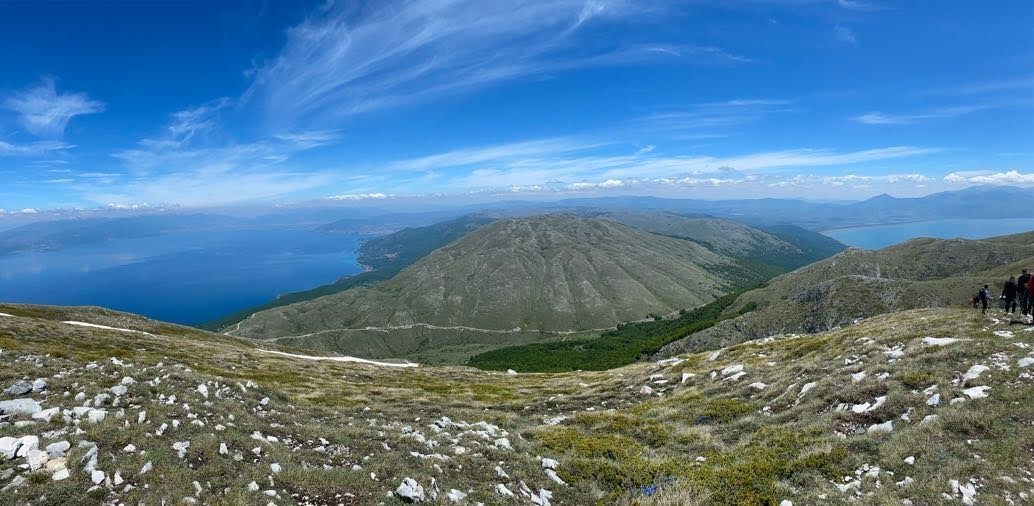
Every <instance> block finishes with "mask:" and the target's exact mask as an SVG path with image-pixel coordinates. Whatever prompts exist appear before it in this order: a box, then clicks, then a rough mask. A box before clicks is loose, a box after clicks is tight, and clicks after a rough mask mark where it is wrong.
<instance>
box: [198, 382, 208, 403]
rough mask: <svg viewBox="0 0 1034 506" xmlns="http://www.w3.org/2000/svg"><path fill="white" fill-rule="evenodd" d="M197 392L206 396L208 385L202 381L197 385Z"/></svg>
mask: <svg viewBox="0 0 1034 506" xmlns="http://www.w3.org/2000/svg"><path fill="white" fill-rule="evenodd" d="M197 393H199V394H201V396H202V397H204V398H205V399H207V398H208V386H207V385H205V384H204V383H202V384H200V385H198V386H197Z"/></svg>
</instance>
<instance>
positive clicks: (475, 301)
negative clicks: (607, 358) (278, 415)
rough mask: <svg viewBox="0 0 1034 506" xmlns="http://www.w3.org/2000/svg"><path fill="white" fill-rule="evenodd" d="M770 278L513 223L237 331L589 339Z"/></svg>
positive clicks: (704, 257)
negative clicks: (416, 331) (576, 334)
mask: <svg viewBox="0 0 1034 506" xmlns="http://www.w3.org/2000/svg"><path fill="white" fill-rule="evenodd" d="M764 276H765V274H764V273H759V272H757V271H755V270H752V269H751V267H750V266H746V265H744V264H742V263H740V262H738V261H737V260H735V259H733V258H730V257H727V256H723V255H721V254H718V253H716V252H714V251H711V250H709V249H707V248H706V247H704V246H701V245H700V244H698V243H695V242H692V241H686V240H681V239H675V238H671V237H665V236H661V235H657V234H651V233H648V232H645V231H642V230H639V229H636V228H632V227H629V226H626V225H622V224H620V223H616V222H613V221H610V220H606V219H602V218H584V217H578V216H574V215H542V216H535V217H530V218H514V219H501V220H497V221H495V222H493V223H491V224H489V225H487V226H484V227H481V228H479V229H477V230H475V231H474V232H472V233H470V234H468V235H466V236H465V237H463V238H462V239H460V240H458V241H455V242H453V243H451V244H449V245H448V246H446V247H444V248H440V249H438V250H436V251H434V252H433V253H431V254H430V255H428V256H427V257H424V258H423V259H421V260H420V261H418V262H416V263H415V264H413V265H410V266H409V267H407V268H405V269H403V270H402V271H401V272H400V273H399V274H398V275H396V276H395V277H393V278H392V279H390V280H388V281H384V282H382V283H379V284H377V285H373V286H368V287H360V288H357V289H352V290H348V291H345V292H341V293H338V294H334V295H331V296H327V297H321V298H319V299H315V300H312V301H307V302H304V303H299V304H295V305H291V306H286V307H282V308H277V309H274V310H270V311H263V312H259V313H257V314H255V315H254V316H252V317H251V318H248V319H247V320H245V321H244V322H242V323H241V324H240V325H239V327H238V326H235V327H234V328H233V334H234V335H239V336H245V337H250V338H255V339H272V338H281V337H284V336H298V335H305V334H314V333H319V334H318V336H319V337H321V338H326V337H327V336H333V335H335V334H338V333H353V334H354V331H351V332H350V331H349V330H347V329H366V328H367V327H372V329H369V330H362V331H363V332H385V331H387V332H397V331H403V332H408V331H411V330H412V329H413V328H414V326H421V325H425V326H426V328H430V329H435V328H438V329H439V330H464V328H466V327H470V329H466V330H472V331H488V332H492V333H495V334H498V333H499V332H509V333H519V332H522V331H533V332H540V331H541V332H568V331H586V330H591V329H599V328H606V327H610V326H614V325H617V324H618V323H621V322H625V321H629V320H638V319H642V318H644V317H646V316H648V315H650V314H657V315H661V314H667V313H671V312H674V311H677V310H678V309H681V308H684V307H694V306H699V305H702V304H705V303H707V302H710V301H711V300H714V299H715V298H716V297H718V296H720V295H723V294H725V293H728V292H729V291H731V290H733V289H735V288H737V287H739V286H743V285H744V284H749V283H751V282H757V281H758V280H759V279H761V278H763V277H764ZM399 327H401V328H399ZM461 327H462V328H461ZM441 328H445V329H441ZM340 329H346V330H340ZM308 337H313V336H308ZM338 344H339V345H344V346H347V345H348V343H344V342H339V343H338ZM342 351H348V352H350V351H349V349H348V348H345V349H344V350H342ZM395 351H396V352H398V351H399V350H395Z"/></svg>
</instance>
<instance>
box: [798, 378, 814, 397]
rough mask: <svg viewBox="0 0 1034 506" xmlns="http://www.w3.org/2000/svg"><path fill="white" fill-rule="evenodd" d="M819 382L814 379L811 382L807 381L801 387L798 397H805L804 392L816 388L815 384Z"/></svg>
mask: <svg viewBox="0 0 1034 506" xmlns="http://www.w3.org/2000/svg"><path fill="white" fill-rule="evenodd" d="M817 384H818V383H817V382H815V381H812V382H811V383H805V384H804V386H803V387H801V393H799V394H797V397H803V396H804V394H806V393H808V391H810V390H811V389H812V388H815V385H817Z"/></svg>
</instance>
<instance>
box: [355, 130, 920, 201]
mask: <svg viewBox="0 0 1034 506" xmlns="http://www.w3.org/2000/svg"><path fill="white" fill-rule="evenodd" d="M622 150H625V151H626V152H625V153H621V151H622ZM938 151H939V150H938V149H937V148H926V147H916V146H891V147H883V148H874V149H868V150H857V151H835V150H826V149H792V150H781V151H765V152H758V153H751V154H746V155H741V156H702V155H695V156H689V155H670V154H664V153H662V152H660V151H659V150H658V149H657V148H656V147H653V148H652V149H641V148H640V149H635V148H633V147H630V146H622V145H618V144H615V143H593V142H588V141H581V140H577V139H571V138H553V139H538V140H532V141H524V142H518V143H510V144H500V145H491V146H483V147H476V148H465V149H458V150H453V151H448V152H444V153H438V154H434V155H428V156H425V157H419V158H413V159H406V160H399V161H396V162H393V163H390V164H388V165H387V167H388V168H390V169H393V170H395V171H405V172H411V173H414V176H400V181H402V182H399V183H398V185H397V186H395V188H406V187H407V185H406V184H405V182H404V180H405V178H406V177H416V178H426V177H427V176H429V175H433V183H434V188H436V189H439V190H440V191H442V192H463V191H467V190H468V189H479V190H485V189H492V188H496V189H498V188H507V187H518V188H525V187H526V188H532V187H542V188H547V187H556V186H561V187H566V186H569V185H576V186H575V187H577V186H579V185H581V186H583V187H585V188H588V187H600V188H605V187H606V185H604V186H599V185H600V184H603V183H607V182H608V181H610V183H608V184H610V185H613V186H614V187H616V186H617V185H618V183H621V184H622V185H630V184H631V181H643V180H649V181H655V182H658V181H677V180H687V179H686V178H690V179H689V180H701V181H703V180H712V179H720V180H736V179H742V178H743V177H746V176H745V174H748V173H750V174H754V175H756V174H762V173H765V172H767V171H771V170H774V169H780V170H783V169H790V170H792V169H795V168H810V167H842V166H844V167H846V166H852V165H858V164H864V163H869V162H877V161H883V160H891V159H899V158H906V157H914V156H920V155H925V154H931V153H936V152H938ZM427 182H428V181H427V180H426V179H425V180H422V181H421V184H420V185H412V187H414V188H423V189H425V190H426V188H427V187H428V186H427ZM369 184H370V182H369V181H365V182H364V185H366V186H365V188H366V190H364V191H365V192H372V191H375V190H373V189H370V186H369ZM349 193H358V192H349Z"/></svg>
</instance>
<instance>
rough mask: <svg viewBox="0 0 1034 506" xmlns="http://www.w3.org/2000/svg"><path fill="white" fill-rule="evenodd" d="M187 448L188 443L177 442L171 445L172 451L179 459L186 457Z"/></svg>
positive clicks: (188, 446)
mask: <svg viewBox="0 0 1034 506" xmlns="http://www.w3.org/2000/svg"><path fill="white" fill-rule="evenodd" d="M187 448H190V441H177V442H175V443H172V449H173V450H176V452H178V455H179V458H181V459H182V458H183V457H185V456H186V455H187Z"/></svg>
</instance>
